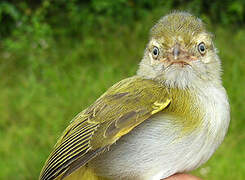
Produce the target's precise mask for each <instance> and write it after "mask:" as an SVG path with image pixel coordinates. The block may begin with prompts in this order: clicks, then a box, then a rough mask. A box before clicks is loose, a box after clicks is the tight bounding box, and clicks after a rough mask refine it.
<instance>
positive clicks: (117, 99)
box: [40, 76, 171, 180]
mask: <svg viewBox="0 0 245 180" xmlns="http://www.w3.org/2000/svg"><path fill="white" fill-rule="evenodd" d="M170 102H171V98H170V97H169V94H168V91H167V89H166V88H164V87H163V86H161V85H160V84H158V83H156V82H154V81H152V80H146V79H142V78H140V77H137V76H134V77H132V78H128V79H125V80H122V81H120V82H119V83H117V84H115V85H114V86H112V87H111V88H110V89H109V90H108V91H107V92H106V93H105V94H103V95H102V96H101V97H100V98H99V99H98V100H97V101H96V102H95V103H94V104H92V105H91V106H90V107H88V108H87V109H85V110H84V111H82V112H81V113H80V114H78V115H77V116H76V117H75V118H74V120H73V121H72V122H71V124H70V125H69V126H68V127H67V129H66V130H65V132H64V134H63V136H62V137H61V138H60V139H59V140H58V142H57V144H56V145H55V147H54V150H53V152H52V153H51V155H50V156H49V158H48V160H47V161H46V163H45V166H44V168H43V170H42V172H41V175H40V179H41V180H48V179H54V178H56V177H57V176H59V175H61V174H63V177H65V176H67V175H69V174H71V173H72V172H73V171H74V170H76V169H77V168H79V167H81V166H83V165H85V164H86V163H87V162H88V161H89V160H91V159H92V158H94V157H95V156H96V155H98V154H100V153H102V152H103V151H104V150H105V149H106V148H108V147H109V146H110V145H112V144H113V143H115V142H116V141H117V140H118V139H119V138H120V137H122V136H123V135H125V134H127V133H128V132H130V131H131V130H132V129H133V128H135V127H136V126H137V125H139V124H140V123H142V122H143V121H145V120H146V119H148V118H149V117H150V116H152V115H153V114H155V113H157V112H159V111H162V110H163V109H165V108H166V107H167V106H168V105H169V104H170Z"/></svg>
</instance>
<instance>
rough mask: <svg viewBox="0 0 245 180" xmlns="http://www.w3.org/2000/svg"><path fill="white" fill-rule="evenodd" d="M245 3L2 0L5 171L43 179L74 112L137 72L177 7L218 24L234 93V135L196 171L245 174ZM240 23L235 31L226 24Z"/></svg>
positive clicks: (0, 128) (0, 174) (211, 175)
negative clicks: (159, 27)
mask: <svg viewBox="0 0 245 180" xmlns="http://www.w3.org/2000/svg"><path fill="white" fill-rule="evenodd" d="M244 7H245V6H244V1H243V0H234V1H230V0H229V1H224V0H223V1H215V2H213V1H211V0H205V1H197V0H190V1H188V3H186V1H184V0H173V1H171V0H165V1H157V0H153V1H147V0H119V1H117V2H115V1H109V0H90V1H86V2H85V1H78V0H70V1H66V0H53V1H49V0H43V1H41V0H39V1H30V0H23V1H17V0H11V1H1V2H0V77H1V81H0V92H1V93H0V119H1V121H0V139H1V143H0V157H1V161H0V169H1V170H0V179H10V180H11V179H25V180H26V179H37V177H38V175H39V173H40V170H41V167H42V166H43V164H44V161H45V160H46V158H47V156H48V154H49V153H50V151H51V148H52V146H53V145H54V143H55V142H56V140H57V137H58V136H59V135H60V134H61V132H62V131H63V130H64V128H65V127H66V126H67V125H68V124H69V121H70V120H71V119H72V118H73V117H74V116H75V115H76V114H77V113H78V112H80V111H81V110H83V109H84V108H86V107H87V106H88V105H89V104H91V103H92V102H94V101H95V100H96V99H97V98H98V97H99V96H100V95H101V94H102V93H103V92H104V91H105V90H106V89H107V88H108V87H110V86H111V85H112V84H114V83H115V82H117V81H119V80H121V79H123V78H126V77H129V76H131V75H133V74H135V71H136V69H137V64H138V63H139V61H140V59H141V57H142V55H143V50H144V47H145V44H146V42H147V40H148V39H147V38H148V32H149V29H150V28H151V27H152V25H153V24H154V23H155V22H156V21H157V20H158V19H159V18H160V17H161V16H163V15H164V14H166V13H168V12H169V11H171V10H173V9H182V10H188V11H191V12H194V13H195V14H196V15H200V16H201V17H202V18H203V19H204V20H205V21H206V22H209V23H210V26H211V27H212V29H215V35H216V37H217V40H216V44H217V47H218V49H219V50H220V57H221V59H222V61H223V67H224V76H223V79H224V85H225V87H226V88H227V90H228V95H229V98H230V102H231V112H232V115H231V117H232V120H231V126H230V129H229V133H228V136H227V138H226V139H225V142H224V143H223V144H222V146H221V147H220V148H219V149H218V151H217V152H216V153H215V155H214V156H213V157H212V158H211V160H210V161H209V162H208V163H207V164H206V165H204V166H203V167H201V168H200V169H198V170H197V171H195V173H196V174H198V175H199V176H201V177H203V178H205V179H245V173H244V172H245V169H244V168H245V166H244V161H243V159H245V144H244V139H245V134H244V132H245V129H244V117H245V112H244V110H243V108H242V107H245V103H244V102H245V96H244V91H245V85H244V83H242V82H244V81H245V74H244V69H245V63H244V59H245V56H244V51H245V49H244V46H242V44H244V43H245V38H244V37H245V32H244V30H242V28H243V27H244ZM231 25H234V26H232V27H235V28H236V29H235V31H234V28H232V29H231V30H230V31H225V30H224V29H228V28H227V27H229V29H230V28H231ZM215 27H216V28H215ZM203 168H204V169H203Z"/></svg>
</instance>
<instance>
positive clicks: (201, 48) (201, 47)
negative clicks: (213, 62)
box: [198, 42, 206, 55]
mask: <svg viewBox="0 0 245 180" xmlns="http://www.w3.org/2000/svg"><path fill="white" fill-rule="evenodd" d="M198 51H199V52H200V53H201V54H202V55H203V54H205V52H206V47H205V44H204V43H203V42H201V43H200V44H198Z"/></svg>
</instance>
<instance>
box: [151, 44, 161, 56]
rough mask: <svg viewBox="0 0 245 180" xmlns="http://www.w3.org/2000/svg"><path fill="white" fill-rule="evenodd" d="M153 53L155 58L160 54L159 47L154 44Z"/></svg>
mask: <svg viewBox="0 0 245 180" xmlns="http://www.w3.org/2000/svg"><path fill="white" fill-rule="evenodd" d="M152 54H153V58H157V57H158V55H159V49H158V48H157V47H156V46H154V48H153V50H152Z"/></svg>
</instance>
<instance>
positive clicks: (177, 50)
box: [162, 43, 197, 67]
mask: <svg viewBox="0 0 245 180" xmlns="http://www.w3.org/2000/svg"><path fill="white" fill-rule="evenodd" d="M195 60H197V57H195V56H193V55H191V53H189V52H188V51H187V50H185V49H183V48H182V47H181V46H180V45H179V44H177V43H176V44H175V45H174V46H173V47H172V48H171V49H170V50H169V52H168V53H167V56H166V58H164V59H162V62H163V63H168V64H169V65H172V64H180V65H181V66H182V67H183V66H184V65H191V61H195Z"/></svg>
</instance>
